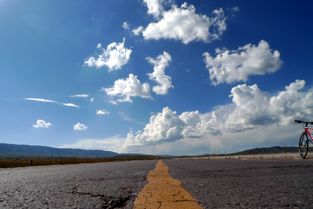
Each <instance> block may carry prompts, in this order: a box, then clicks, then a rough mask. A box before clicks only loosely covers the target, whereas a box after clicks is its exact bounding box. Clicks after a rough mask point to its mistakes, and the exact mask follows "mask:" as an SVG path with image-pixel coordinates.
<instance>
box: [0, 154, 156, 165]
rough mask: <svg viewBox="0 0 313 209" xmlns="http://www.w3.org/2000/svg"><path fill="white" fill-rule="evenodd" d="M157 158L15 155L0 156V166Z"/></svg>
mask: <svg viewBox="0 0 313 209" xmlns="http://www.w3.org/2000/svg"><path fill="white" fill-rule="evenodd" d="M152 159H158V157H157V156H146V155H125V156H116V157H109V158H77V157H49V158H48V157H17V158H0V168H13V167H26V166H39V165H56V164H61V165H62V164H78V163H98V162H115V161H130V160H152Z"/></svg>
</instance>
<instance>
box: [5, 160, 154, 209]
mask: <svg viewBox="0 0 313 209" xmlns="http://www.w3.org/2000/svg"><path fill="white" fill-rule="evenodd" d="M155 164H156V161H130V162H114V163H94V164H77V165H56V166H38V167H27V168H13V169H0V208H1V209H13V208H14V209H17V208H18V209H24V208H25V209H26V208H27V209H37V208H38V209H45V208H55V209H62V208H81V209H91V208H101V209H102V208H107V209H109V208H128V209H130V208H132V207H133V202H134V200H135V198H136V196H137V194H138V193H139V191H140V190H141V188H142V187H143V186H144V184H145V183H146V175H147V173H148V171H149V170H151V169H153V168H154V166H155Z"/></svg>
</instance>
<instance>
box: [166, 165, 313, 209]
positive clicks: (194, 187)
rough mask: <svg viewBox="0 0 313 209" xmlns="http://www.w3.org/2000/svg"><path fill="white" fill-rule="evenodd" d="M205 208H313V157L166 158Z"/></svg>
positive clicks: (171, 168)
mask: <svg viewBox="0 0 313 209" xmlns="http://www.w3.org/2000/svg"><path fill="white" fill-rule="evenodd" d="M164 162H165V163H166V164H167V165H168V166H169V168H170V174H171V176H172V177H174V178H178V179H179V180H181V181H182V183H183V186H184V187H185V188H186V189H187V190H188V191H189V192H191V193H192V195H193V196H194V197H195V198H196V199H197V200H198V201H199V202H200V203H201V204H202V206H203V207H204V208H275V209H278V208H313V198H312V192H313V177H312V175H313V160H312V159H310V160H236V159H232V160H223V159H221V160H210V159H184V160H166V161H164Z"/></svg>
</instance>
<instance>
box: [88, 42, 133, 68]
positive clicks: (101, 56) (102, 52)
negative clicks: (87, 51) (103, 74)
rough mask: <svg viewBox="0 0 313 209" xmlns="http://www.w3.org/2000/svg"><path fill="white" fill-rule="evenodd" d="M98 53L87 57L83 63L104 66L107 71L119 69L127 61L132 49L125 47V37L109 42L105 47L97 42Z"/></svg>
mask: <svg viewBox="0 0 313 209" xmlns="http://www.w3.org/2000/svg"><path fill="white" fill-rule="evenodd" d="M97 49H98V50H99V53H98V54H97V55H96V56H91V57H89V58H87V59H86V60H85V62H84V64H85V65H86V66H88V67H96V68H101V67H106V68H107V69H108V71H113V70H119V69H121V68H122V67H123V66H124V65H125V64H127V63H128V61H129V59H130V55H131V53H132V50H131V49H129V48H126V47H125V38H124V39H123V41H122V42H119V43H116V42H112V43H110V44H109V45H108V46H107V47H106V48H104V47H102V45H101V44H100V43H99V44H98V45H97Z"/></svg>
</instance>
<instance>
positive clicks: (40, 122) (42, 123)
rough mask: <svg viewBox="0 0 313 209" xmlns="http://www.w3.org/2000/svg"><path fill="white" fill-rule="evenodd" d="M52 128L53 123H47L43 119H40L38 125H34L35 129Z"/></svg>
mask: <svg viewBox="0 0 313 209" xmlns="http://www.w3.org/2000/svg"><path fill="white" fill-rule="evenodd" d="M51 126H52V123H50V122H46V121H44V120H42V119H38V120H37V121H36V123H35V124H34V125H33V127H34V128H49V127H51Z"/></svg>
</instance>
